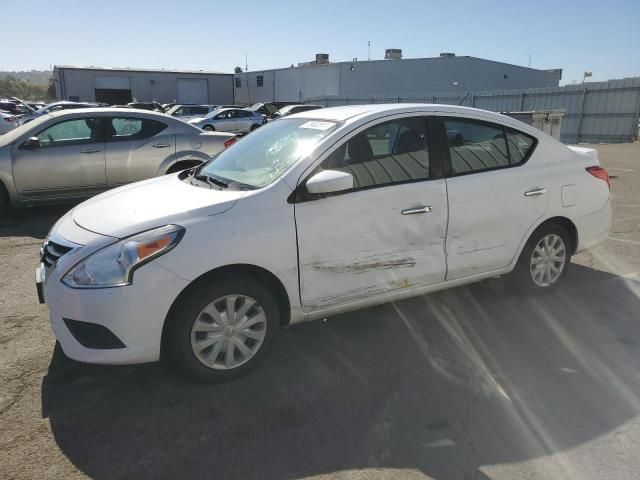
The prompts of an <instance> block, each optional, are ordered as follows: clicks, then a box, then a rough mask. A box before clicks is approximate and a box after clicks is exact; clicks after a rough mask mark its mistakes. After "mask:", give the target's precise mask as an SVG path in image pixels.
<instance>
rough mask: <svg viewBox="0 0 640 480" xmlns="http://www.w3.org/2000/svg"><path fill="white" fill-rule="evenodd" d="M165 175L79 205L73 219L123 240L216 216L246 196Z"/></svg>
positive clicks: (241, 192) (86, 226) (233, 191)
mask: <svg viewBox="0 0 640 480" xmlns="http://www.w3.org/2000/svg"><path fill="white" fill-rule="evenodd" d="M179 175H180V174H174V175H165V176H163V177H156V178H152V179H150V180H145V181H142V182H137V183H132V184H131V185H126V186H124V187H120V188H116V189H115V190H110V191H108V192H106V193H103V194H101V195H98V196H97V197H93V198H92V199H90V200H87V201H86V202H84V203H81V204H80V205H78V206H77V207H75V208H74V209H73V212H72V218H73V220H74V222H75V223H76V224H78V225H79V226H80V227H82V228H84V229H86V230H90V231H92V232H95V233H99V234H102V235H108V236H111V237H117V238H123V237H127V236H129V235H133V234H135V233H138V232H141V231H144V230H148V229H151V228H154V227H158V226H162V225H168V224H171V223H175V224H180V223H181V222H186V221H189V220H191V219H194V218H200V217H205V216H211V215H218V214H220V213H224V212H226V211H227V210H229V209H230V208H231V207H233V205H235V203H236V202H237V201H238V200H239V199H240V198H242V197H243V196H244V195H246V194H247V192H246V191H240V190H214V189H209V188H208V187H197V186H194V185H190V184H189V183H187V182H183V181H182V180H180V178H178V176H179Z"/></svg>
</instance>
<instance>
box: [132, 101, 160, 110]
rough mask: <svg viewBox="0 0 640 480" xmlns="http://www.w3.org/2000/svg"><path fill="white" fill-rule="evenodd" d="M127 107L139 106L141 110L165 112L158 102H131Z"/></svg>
mask: <svg viewBox="0 0 640 480" xmlns="http://www.w3.org/2000/svg"><path fill="white" fill-rule="evenodd" d="M127 107H131V108H137V109H140V110H150V111H152V112H164V109H163V108H162V105H160V104H159V103H158V102H129V103H127Z"/></svg>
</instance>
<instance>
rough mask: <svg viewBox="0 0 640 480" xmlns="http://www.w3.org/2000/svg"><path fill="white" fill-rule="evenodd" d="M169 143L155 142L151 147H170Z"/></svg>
mask: <svg viewBox="0 0 640 480" xmlns="http://www.w3.org/2000/svg"><path fill="white" fill-rule="evenodd" d="M170 146H171V145H169V144H168V143H156V144H155V145H154V146H153V148H167V147H170Z"/></svg>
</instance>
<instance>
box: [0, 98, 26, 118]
mask: <svg viewBox="0 0 640 480" xmlns="http://www.w3.org/2000/svg"><path fill="white" fill-rule="evenodd" d="M0 111H2V112H6V113H10V114H12V115H14V116H17V115H24V114H27V113H32V112H33V111H35V110H32V109H31V108H30V107H29V106H28V105H25V104H22V103H21V102H20V101H16V100H11V99H3V100H0Z"/></svg>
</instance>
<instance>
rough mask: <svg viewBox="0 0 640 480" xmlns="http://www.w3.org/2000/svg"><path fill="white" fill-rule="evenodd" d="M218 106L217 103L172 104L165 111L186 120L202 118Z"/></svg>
mask: <svg viewBox="0 0 640 480" xmlns="http://www.w3.org/2000/svg"><path fill="white" fill-rule="evenodd" d="M216 108H218V106H217V105H184V104H182V105H174V106H173V107H171V108H170V109H169V110H167V111H166V112H165V113H166V114H167V115H171V116H172V117H179V118H180V120H183V121H185V122H186V121H188V120H191V119H192V118H202V117H204V116H205V115H208V114H209V113H211V112H212V111H214V110H215V109H216Z"/></svg>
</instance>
